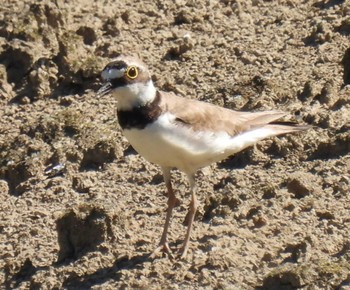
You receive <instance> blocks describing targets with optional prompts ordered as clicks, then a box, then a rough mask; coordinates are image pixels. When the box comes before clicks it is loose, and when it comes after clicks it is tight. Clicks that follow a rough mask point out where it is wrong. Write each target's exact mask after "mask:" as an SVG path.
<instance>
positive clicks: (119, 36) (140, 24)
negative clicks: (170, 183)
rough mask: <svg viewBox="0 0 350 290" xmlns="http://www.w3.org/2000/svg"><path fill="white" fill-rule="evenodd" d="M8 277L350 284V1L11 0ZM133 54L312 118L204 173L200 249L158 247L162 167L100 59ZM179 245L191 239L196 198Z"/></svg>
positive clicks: (7, 14) (173, 77) (222, 97)
mask: <svg viewBox="0 0 350 290" xmlns="http://www.w3.org/2000/svg"><path fill="white" fill-rule="evenodd" d="M0 11H1V13H0V74H1V78H0V105H1V110H0V134H1V135H0V284H1V288H2V289H12V288H16V289H119V288H120V289H132V288H138V289H298V288H303V289H343V290H344V289H350V274H349V273H350V193H349V191H350V174H349V173H350V156H349V152H350V145H349V144H350V134H349V127H350V44H349V43H350V42H349V35H350V4H349V1H341V0H329V1H327V0H319V1H288V0H285V1H284V0H281V1H259V0H252V1H224V0H222V1H210V0H208V1H181V0H179V1H142V2H141V3H138V2H137V1H133V2H132V1H129V2H128V1H110V0H106V1H97V2H96V1H92V0H91V1H89V0H79V1H61V0H58V1H51V2H50V1H19V0H16V1H9V0H5V1H2V4H1V7H0ZM120 53H124V54H136V55H139V56H140V57H142V59H143V60H144V61H145V62H146V63H147V64H148V65H149V66H150V68H151V70H152V72H153V75H154V81H155V82H156V84H157V86H158V87H159V88H161V89H163V90H167V91H175V92H176V93H177V94H179V95H183V96H186V97H188V98H196V99H200V100H203V101H208V102H212V103H215V104H218V105H221V106H225V107H227V108H232V109H239V110H267V109H278V110H284V111H287V112H290V114H291V116H290V118H291V119H294V120H297V121H298V122H301V123H308V124H311V125H313V126H314V128H313V129H311V130H309V131H307V132H303V133H301V134H296V135H288V136H285V137H279V138H271V139H268V140H266V141H263V142H260V143H259V144H257V145H256V146H254V147H252V148H249V149H247V150H245V151H244V152H242V153H240V154H237V155H236V156H233V157H231V158H229V159H228V160H225V161H224V162H222V163H220V164H217V165H213V166H211V167H209V168H206V169H205V170H203V171H202V172H199V173H198V176H197V180H198V188H199V192H198V195H199V200H200V203H201V205H200V209H199V213H198V215H197V216H196V220H195V227H194V231H193V235H192V243H191V248H190V251H189V254H188V257H187V259H186V260H180V259H174V260H171V259H169V258H168V257H167V256H163V257H159V258H158V259H155V260H151V259H149V257H148V255H149V253H150V252H152V250H153V249H154V248H155V246H156V245H157V243H158V241H159V238H160V235H161V231H162V227H163V222H164V217H165V208H166V198H165V197H164V196H163V193H164V191H165V186H164V184H163V182H162V177H161V174H160V170H159V168H158V167H157V166H155V165H152V164H149V163H147V162H146V161H145V160H144V159H142V157H140V156H138V155H137V154H136V153H135V152H134V151H133V149H132V148H131V147H129V145H128V143H127V141H126V140H125V138H124V137H123V136H122V135H121V132H120V128H119V126H118V124H117V121H116V103H115V101H114V100H113V99H111V98H109V97H105V98H102V99H97V98H96V96H95V91H96V90H97V89H98V88H99V84H100V80H99V72H100V70H101V69H102V68H103V67H104V65H105V64H106V63H107V62H108V61H109V60H110V59H111V58H113V57H115V56H117V55H118V54H120ZM174 187H175V188H176V192H177V196H178V197H179V198H180V200H181V204H180V205H179V206H178V207H177V208H176V209H175V214H174V218H173V221H172V225H171V228H170V234H169V235H170V241H171V247H172V248H174V249H176V248H179V247H180V244H181V241H182V239H183V237H184V232H185V226H184V219H185V216H186V211H187V207H188V204H189V197H188V195H187V194H186V191H187V190H188V185H187V182H186V179H185V177H184V176H183V175H182V174H181V173H179V172H177V171H174Z"/></svg>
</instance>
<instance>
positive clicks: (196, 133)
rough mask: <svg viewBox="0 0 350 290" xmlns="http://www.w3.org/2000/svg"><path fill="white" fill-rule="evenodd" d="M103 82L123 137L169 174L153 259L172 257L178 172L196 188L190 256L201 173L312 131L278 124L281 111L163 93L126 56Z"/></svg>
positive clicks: (107, 71)
mask: <svg viewBox="0 0 350 290" xmlns="http://www.w3.org/2000/svg"><path fill="white" fill-rule="evenodd" d="M102 79H103V80H104V82H105V84H104V85H103V86H102V87H101V89H100V90H99V91H98V93H97V95H98V96H103V95H107V94H110V95H111V96H112V97H113V98H115V99H116V100H117V115H118V121H119V124H120V126H121V129H122V131H123V134H124V135H125V137H126V138H127V139H128V141H129V142H130V144H131V145H132V146H133V148H134V149H135V150H136V151H137V152H138V153H139V154H140V155H142V156H143V157H144V158H145V159H147V160H148V161H150V162H153V163H155V164H158V165H159V166H160V167H161V169H162V172H163V177H164V182H165V185H166V188H167V197H168V208H167V213H166V219H165V225H164V230H163V234H162V236H161V239H160V243H159V247H157V248H156V250H155V251H154V252H153V254H152V256H155V255H156V254H157V253H159V252H160V251H165V252H167V253H168V254H169V255H170V256H171V250H170V248H169V245H168V240H167V232H168V227H169V223H170V219H171V214H172V210H173V208H174V207H175V205H176V204H177V203H178V200H177V198H176V197H175V194H174V192H173V189H172V185H171V175H170V170H171V169H172V168H176V169H178V170H180V171H182V172H184V173H185V174H186V175H187V177H188V180H189V185H190V194H191V202H190V206H189V214H188V227H187V232H186V235H185V239H184V242H183V245H182V247H181V250H180V254H181V256H182V257H184V256H185V255H186V253H187V250H188V246H189V240H190V235H191V230H192V225H193V220H194V216H195V213H196V210H197V207H198V201H197V198H196V188H195V173H196V172H197V170H198V169H200V168H202V167H205V166H208V165H210V164H212V163H214V162H218V161H221V160H223V159H225V158H227V157H228V156H230V155H232V154H234V153H237V152H239V151H241V150H243V149H245V148H246V147H248V146H251V145H253V144H255V143H256V142H258V141H260V140H262V139H265V138H268V137H272V136H277V135H282V134H286V133H294V132H298V131H302V130H305V129H308V128H309V126H307V125H297V124H293V123H291V122H285V123H284V122H281V121H277V120H278V119H280V118H281V117H283V116H285V115H286V113H284V112H280V111H264V112H239V111H233V110H229V109H226V108H222V107H219V106H216V105H213V104H210V103H206V102H201V101H198V100H193V99H186V98H182V97H179V96H176V95H175V94H173V93H168V92H163V91H160V90H158V89H157V88H156V87H155V86H154V84H153V81H152V79H151V74H150V72H149V70H148V68H147V66H146V65H145V64H144V63H143V62H141V61H140V60H139V59H137V58H135V57H131V56H124V55H122V56H119V57H117V58H116V59H114V60H113V61H111V62H110V63H108V64H107V66H106V67H105V68H104V69H103V71H102Z"/></svg>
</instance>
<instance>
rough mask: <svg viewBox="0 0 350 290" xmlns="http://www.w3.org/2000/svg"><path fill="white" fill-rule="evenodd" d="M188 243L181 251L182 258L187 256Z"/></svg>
mask: <svg viewBox="0 0 350 290" xmlns="http://www.w3.org/2000/svg"><path fill="white" fill-rule="evenodd" d="M187 251H188V245H182V247H181V248H180V251H179V255H180V259H185V258H186V256H187Z"/></svg>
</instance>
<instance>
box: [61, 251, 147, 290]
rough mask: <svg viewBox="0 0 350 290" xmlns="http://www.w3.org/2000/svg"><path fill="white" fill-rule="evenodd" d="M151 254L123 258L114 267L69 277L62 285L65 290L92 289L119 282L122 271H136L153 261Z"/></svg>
mask: <svg viewBox="0 0 350 290" xmlns="http://www.w3.org/2000/svg"><path fill="white" fill-rule="evenodd" d="M149 256H150V254H141V255H136V256H133V257H128V256H122V257H121V258H118V259H117V260H116V261H115V262H114V263H113V265H112V266H110V267H106V268H102V269H98V270H97V271H96V272H94V273H91V274H86V275H82V276H78V275H77V274H75V273H74V274H73V275H71V276H69V277H68V278H67V279H66V280H65V281H64V282H63V284H62V287H63V288H65V289H91V288H92V287H93V286H95V285H101V284H103V283H105V282H106V281H109V280H114V281H118V280H120V278H121V275H122V274H121V270H124V269H128V270H130V269H136V268H138V267H141V266H142V264H143V263H145V262H146V261H151V259H150V258H149Z"/></svg>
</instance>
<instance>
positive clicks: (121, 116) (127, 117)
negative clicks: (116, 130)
mask: <svg viewBox="0 0 350 290" xmlns="http://www.w3.org/2000/svg"><path fill="white" fill-rule="evenodd" d="M159 103H160V94H159V92H157V94H156V97H155V98H154V100H153V101H152V102H151V103H149V104H147V105H144V106H141V107H136V108H133V109H131V110H127V111H123V110H118V121H119V124H120V126H121V127H122V129H123V130H124V129H144V128H145V127H146V126H147V125H148V124H150V123H152V122H154V121H155V120H157V119H158V117H159V116H160V114H161V108H160V106H159Z"/></svg>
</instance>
